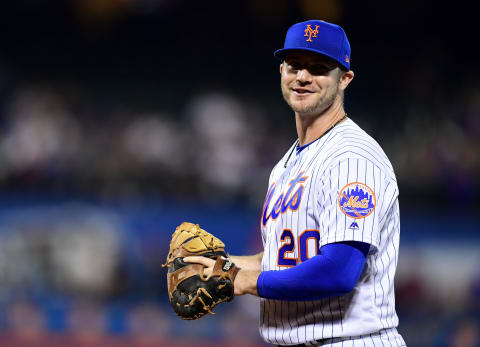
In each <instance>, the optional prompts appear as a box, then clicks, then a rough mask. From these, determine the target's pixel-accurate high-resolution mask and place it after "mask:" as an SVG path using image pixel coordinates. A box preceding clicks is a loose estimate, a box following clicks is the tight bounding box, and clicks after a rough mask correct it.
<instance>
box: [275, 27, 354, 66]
mask: <svg viewBox="0 0 480 347" xmlns="http://www.w3.org/2000/svg"><path fill="white" fill-rule="evenodd" d="M293 50H304V51H310V52H315V53H319V54H322V55H325V56H327V57H330V58H332V59H333V60H335V61H336V62H338V63H339V64H340V65H342V66H343V67H344V68H346V69H347V70H350V43H349V42H348V39H347V35H346V34H345V31H344V30H343V29H342V27H340V26H339V25H337V24H332V23H328V22H325V21H323V20H307V21H305V22H300V23H297V24H294V25H292V26H291V27H290V28H289V29H288V31H287V36H286V37H285V44H284V46H283V48H281V49H279V50H276V51H275V52H274V53H273V55H274V56H275V57H277V58H280V59H283V58H285V56H286V55H287V53H288V52H290V51H293Z"/></svg>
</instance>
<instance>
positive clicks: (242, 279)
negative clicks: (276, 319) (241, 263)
mask: <svg viewBox="0 0 480 347" xmlns="http://www.w3.org/2000/svg"><path fill="white" fill-rule="evenodd" d="M259 276H260V271H258V270H243V269H240V271H238V274H237V276H236V277H235V283H234V291H235V295H236V296H239V295H245V294H251V295H255V296H258V290H257V280H258V277H259Z"/></svg>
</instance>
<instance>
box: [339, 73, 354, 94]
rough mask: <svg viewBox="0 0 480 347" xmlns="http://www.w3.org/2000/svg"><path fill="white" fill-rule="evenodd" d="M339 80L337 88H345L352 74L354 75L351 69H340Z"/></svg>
mask: <svg viewBox="0 0 480 347" xmlns="http://www.w3.org/2000/svg"><path fill="white" fill-rule="evenodd" d="M340 74H341V75H340V80H339V82H338V84H339V88H340V89H341V90H345V89H346V88H347V86H348V85H349V84H350V82H352V80H353V76H354V75H355V74H354V73H353V71H352V70H348V71H343V70H340Z"/></svg>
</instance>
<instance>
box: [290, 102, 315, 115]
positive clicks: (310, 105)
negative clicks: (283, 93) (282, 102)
mask: <svg viewBox="0 0 480 347" xmlns="http://www.w3.org/2000/svg"><path fill="white" fill-rule="evenodd" d="M316 106H317V105H316V103H314V102H307V101H306V100H292V99H291V100H290V107H291V108H292V110H293V111H295V112H297V113H301V114H302V113H311V112H313V111H315V109H316V108H317V107H316Z"/></svg>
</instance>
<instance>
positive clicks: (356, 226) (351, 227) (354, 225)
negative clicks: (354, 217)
mask: <svg viewBox="0 0 480 347" xmlns="http://www.w3.org/2000/svg"><path fill="white" fill-rule="evenodd" d="M348 229H352V230H357V229H359V226H358V223H357V222H352V224H350V226H349V227H348Z"/></svg>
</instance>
